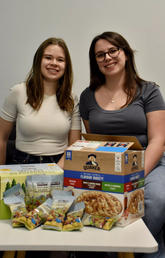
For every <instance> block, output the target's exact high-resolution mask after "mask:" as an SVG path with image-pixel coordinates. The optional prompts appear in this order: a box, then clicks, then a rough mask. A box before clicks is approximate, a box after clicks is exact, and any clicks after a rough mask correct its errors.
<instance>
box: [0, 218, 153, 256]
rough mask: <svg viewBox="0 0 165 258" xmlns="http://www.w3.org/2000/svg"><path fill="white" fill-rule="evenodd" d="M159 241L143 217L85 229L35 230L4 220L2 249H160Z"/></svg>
mask: <svg viewBox="0 0 165 258" xmlns="http://www.w3.org/2000/svg"><path fill="white" fill-rule="evenodd" d="M157 249H158V244H157V242H156V241H155V239H154V238H153V236H152V235H151V233H150V232H149V230H148V228H147V227H146V226H145V224H144V222H143V220H142V219H139V220H137V221H135V222H134V223H132V224H130V225H128V226H126V227H124V228H120V227H114V228H112V229H111V230H110V231H105V230H101V229H97V228H94V227H84V228H83V229H82V231H74V232H57V231H52V230H43V229H42V228H41V227H39V228H36V229H34V230H32V231H29V230H27V229H26V228H12V226H11V222H10V220H0V250H4V251H6V250H56V251H62V250H63V251H104V252H146V253H152V252H156V251H157Z"/></svg>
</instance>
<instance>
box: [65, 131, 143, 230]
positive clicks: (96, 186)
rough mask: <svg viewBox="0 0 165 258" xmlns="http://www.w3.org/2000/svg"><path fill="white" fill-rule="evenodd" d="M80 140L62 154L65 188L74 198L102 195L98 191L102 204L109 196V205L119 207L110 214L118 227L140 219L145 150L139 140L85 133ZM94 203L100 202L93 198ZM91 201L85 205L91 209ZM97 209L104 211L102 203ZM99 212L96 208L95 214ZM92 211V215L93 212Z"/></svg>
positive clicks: (141, 213) (141, 214)
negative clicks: (69, 188)
mask: <svg viewBox="0 0 165 258" xmlns="http://www.w3.org/2000/svg"><path fill="white" fill-rule="evenodd" d="M83 137H84V138H85V140H79V141H76V142H75V143H74V144H72V145H71V146H70V147H69V148H68V149H67V150H66V151H65V162H64V187H73V189H74V190H73V191H74V193H75V195H76V196H80V194H82V193H84V192H85V191H86V194H87V195H89V196H90V195H91V194H96V195H98V196H101V195H99V194H98V193H99V192H101V193H102V197H101V198H103V201H105V199H106V198H107V193H108V194H109V200H110V204H109V206H110V205H111V204H112V203H114V204H113V205H114V206H115V205H116V206H117V205H119V206H120V208H119V206H118V211H117V210H116V212H114V213H113V212H109V213H110V214H111V216H113V215H112V214H114V216H115V217H116V218H117V220H118V222H117V225H118V226H125V225H127V224H130V223H131V222H133V221H135V220H136V219H137V218H139V217H142V216H143V215H144V150H143V148H142V146H141V145H140V143H139V142H138V140H137V139H136V138H135V137H133V136H131V137H129V136H121V137H120V136H107V135H103V136H102V135H92V134H84V135H83ZM91 191H93V192H91ZM96 191H97V192H96ZM84 198H85V197H84ZM90 198H91V197H90ZM90 198H89V199H90ZM99 198H100V197H99ZM81 199H82V198H81ZM96 200H100V199H97V198H95V200H93V202H95V201H96ZM85 201H87V199H86V200H85ZM90 201H91V203H90V202H89V200H88V205H89V206H90V205H91V206H92V205H93V204H92V200H90ZM107 202H108V199H107ZM95 205H96V203H95ZM105 205H106V206H107V205H108V204H107V203H106V204H105ZM105 205H104V206H105ZM100 207H102V209H103V210H104V207H103V204H100ZM107 207H108V206H107ZM91 209H92V207H91ZM98 209H99V208H98V207H96V210H97V214H99V210H98ZM107 209H108V208H107ZM91 212H93V213H94V210H92V211H91ZM102 213H103V212H102ZM105 213H106V212H105ZM106 214H107V213H106Z"/></svg>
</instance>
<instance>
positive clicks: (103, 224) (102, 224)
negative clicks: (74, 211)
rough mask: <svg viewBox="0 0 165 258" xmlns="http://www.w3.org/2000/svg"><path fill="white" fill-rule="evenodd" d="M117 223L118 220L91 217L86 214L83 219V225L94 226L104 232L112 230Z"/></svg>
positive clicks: (96, 216)
mask: <svg viewBox="0 0 165 258" xmlns="http://www.w3.org/2000/svg"><path fill="white" fill-rule="evenodd" d="M115 222H116V218H110V217H104V216H99V215H91V214H88V213H85V214H84V216H83V219H82V223H83V225H84V226H93V227H96V228H100V229H104V230H110V229H111V228H112V226H113V225H114V224H115Z"/></svg>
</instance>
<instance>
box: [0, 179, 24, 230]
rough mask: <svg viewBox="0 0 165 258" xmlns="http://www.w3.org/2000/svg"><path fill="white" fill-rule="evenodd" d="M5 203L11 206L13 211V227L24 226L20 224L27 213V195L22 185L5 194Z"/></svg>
mask: <svg viewBox="0 0 165 258" xmlns="http://www.w3.org/2000/svg"><path fill="white" fill-rule="evenodd" d="M3 197H4V203H5V204H6V205H8V206H9V208H10V210H11V220H12V226H13V227H21V226H24V225H23V224H22V223H21V222H20V218H21V217H22V216H25V214H26V213H27V210H26V207H25V201H24V197H25V193H24V191H23V189H22V187H21V185H20V184H17V185H15V186H13V187H12V188H10V189H9V190H7V191H6V192H4V196H3Z"/></svg>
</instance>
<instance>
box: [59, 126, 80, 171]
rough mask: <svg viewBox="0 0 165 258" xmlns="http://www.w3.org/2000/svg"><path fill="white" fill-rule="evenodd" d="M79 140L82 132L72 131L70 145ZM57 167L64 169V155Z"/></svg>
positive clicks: (69, 139) (69, 138)
mask: <svg viewBox="0 0 165 258" xmlns="http://www.w3.org/2000/svg"><path fill="white" fill-rule="evenodd" d="M77 140H80V130H70V132H69V135H68V145H71V144H72V143H74V142H75V141H77ZM57 165H58V166H60V167H61V168H62V169H64V155H63V156H62V157H61V159H60V160H59V161H58V163H57Z"/></svg>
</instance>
